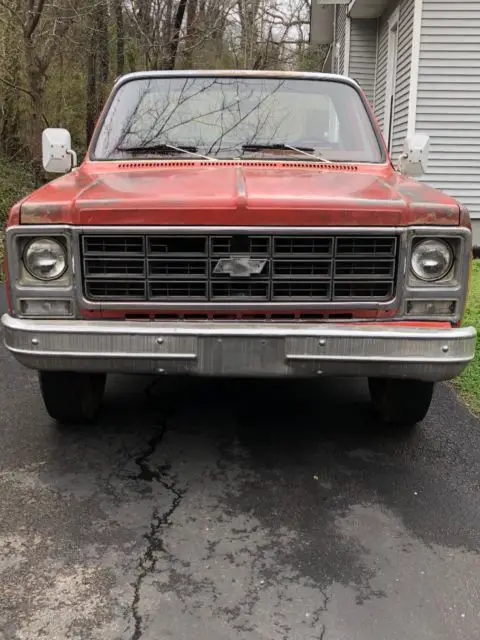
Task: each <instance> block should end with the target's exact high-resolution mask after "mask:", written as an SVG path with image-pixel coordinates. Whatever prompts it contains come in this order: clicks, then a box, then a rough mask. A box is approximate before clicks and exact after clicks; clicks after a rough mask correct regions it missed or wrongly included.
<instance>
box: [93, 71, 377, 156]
mask: <svg viewBox="0 0 480 640" xmlns="http://www.w3.org/2000/svg"><path fill="white" fill-rule="evenodd" d="M275 147H276V148H275ZM291 147H294V148H296V150H295V149H292V148H291ZM300 150H303V151H307V152H308V153H312V154H314V155H318V156H319V157H321V158H323V159H326V160H334V161H342V162H373V163H375V162H381V161H382V150H381V148H380V145H379V142H378V139H377V137H376V135H375V131H374V128H373V125H372V122H371V120H370V118H369V116H368V114H367V111H366V109H365V105H364V104H363V101H362V99H361V98H360V95H359V94H358V92H357V91H356V90H355V88H354V87H352V86H350V85H349V84H346V83H343V82H341V81H338V80H316V79H296V78H266V77H263V78H262V77H218V76H217V77H205V76H196V77H188V78H187V77H183V78H182V77H151V78H139V79H135V80H130V81H128V82H126V83H125V84H123V85H122V86H120V88H119V89H118V91H117V92H116V94H115V96H114V98H113V101H112V103H111V105H110V108H109V109H108V112H107V115H106V117H105V119H104V121H103V124H102V125H101V128H100V131H99V134H98V136H97V140H96V144H95V146H94V151H93V157H94V159H97V160H114V159H125V158H130V157H133V156H135V157H136V158H138V157H150V156H152V155H156V156H158V155H159V154H161V155H162V156H163V157H165V156H178V155H181V154H187V155H188V154H191V153H198V154H202V155H208V156H214V157H218V158H222V159H224V158H238V157H242V158H246V157H255V156H258V155H259V153H261V154H262V156H263V157H265V156H268V157H270V156H271V157H278V155H279V154H281V155H282V157H284V158H285V159H288V158H291V157H295V158H298V157H299V155H300V154H301V153H302V151H300ZM302 158H303V159H308V157H307V156H306V155H303V154H302ZM310 158H311V159H312V160H313V159H314V158H313V157H311V156H310Z"/></svg>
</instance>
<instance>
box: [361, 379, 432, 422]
mask: <svg viewBox="0 0 480 640" xmlns="http://www.w3.org/2000/svg"><path fill="white" fill-rule="evenodd" d="M368 386H369V389H370V397H371V399H372V403H373V408H374V410H375V412H376V413H377V415H378V416H379V418H380V419H381V420H382V422H385V423H387V424H389V425H394V426H397V427H405V428H409V427H413V426H414V425H415V424H417V422H421V421H422V420H423V419H424V418H425V416H426V415H427V413H428V410H429V408H430V404H431V402H432V396H433V390H434V387H435V385H434V383H433V382H424V381H422V380H403V379H402V380H396V379H389V378H369V379H368Z"/></svg>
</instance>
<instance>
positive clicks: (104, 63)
mask: <svg viewBox="0 0 480 640" xmlns="http://www.w3.org/2000/svg"><path fill="white" fill-rule="evenodd" d="M97 34H98V35H97V51H98V57H97V64H98V85H99V90H98V95H97V113H96V114H95V117H98V115H99V113H100V111H101V109H102V106H103V102H104V100H105V96H106V94H107V90H108V87H107V83H108V77H109V71H110V52H109V49H108V7H107V4H106V3H102V4H99V5H98V15H97Z"/></svg>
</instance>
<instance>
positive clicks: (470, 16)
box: [416, 0, 480, 244]
mask: <svg viewBox="0 0 480 640" xmlns="http://www.w3.org/2000/svg"><path fill="white" fill-rule="evenodd" d="M416 130H417V131H419V132H422V133H427V134H428V135H430V137H431V151H430V166H429V170H428V174H427V175H426V176H425V177H424V178H423V179H424V180H425V181H426V182H428V183H429V184H431V185H432V186H434V187H437V188H439V189H442V190H443V191H445V192H446V193H449V194H450V195H452V196H454V197H455V198H457V199H458V200H459V201H460V202H463V203H464V204H465V205H466V206H467V207H468V208H469V209H470V213H471V215H472V218H477V219H478V220H479V222H477V223H475V227H476V228H475V231H476V233H475V235H476V236H480V228H477V227H480V2H479V1H478V0H455V2H452V0H423V13H422V35H421V40H420V68H419V82H418V95H417V118H416ZM474 240H475V241H476V244H480V237H478V238H474Z"/></svg>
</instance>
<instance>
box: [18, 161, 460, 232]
mask: <svg viewBox="0 0 480 640" xmlns="http://www.w3.org/2000/svg"><path fill="white" fill-rule="evenodd" d="M112 165H113V166H112ZM139 165H140V166H139V167H138V168H135V166H134V165H132V166H129V165H128V164H126V165H125V167H124V168H120V166H119V165H118V164H117V163H115V164H114V163H86V164H84V165H83V166H82V167H81V168H80V169H78V170H77V171H74V172H72V173H70V174H68V175H66V176H63V177H61V178H58V179H57V180H54V181H52V182H50V183H49V184H47V185H45V186H44V187H42V188H41V189H39V190H37V191H35V192H34V193H32V194H31V195H30V197H28V198H27V199H26V200H25V201H24V202H23V203H22V205H21V216H20V218H21V222H22V223H24V224H45V223H65V224H76V225H120V224H125V225H252V226H256V225H296V226H317V225H320V226H321V225H327V226H333V225H335V226H343V225H345V226H346V225H350V226H352V225H354V226H356V225H389V226H404V225H412V224H432V225H433V224H437V225H456V224H459V219H460V206H459V204H458V202H456V201H455V200H454V199H453V198H450V197H449V196H447V195H445V194H443V193H442V192H439V191H437V190H435V189H432V188H431V187H429V186H427V185H425V184H423V183H420V182H416V181H413V180H409V179H407V178H404V177H403V176H401V175H400V174H398V173H397V172H395V171H394V170H393V169H392V168H391V167H390V166H388V165H385V166H381V167H379V166H378V165H377V166H374V165H369V166H357V167H354V166H351V165H343V166H341V167H338V168H337V167H335V166H333V165H332V166H328V167H326V166H325V165H321V164H319V163H310V162H295V163H292V164H290V165H289V163H288V162H281V163H280V162H279V163H270V164H269V163H265V162H263V163H260V162H259V163H255V162H248V163H242V162H236V163H235V162H231V163H228V162H222V163H218V164H215V163H199V162H195V161H193V162H179V163H175V162H165V163H161V162H156V163H152V165H151V168H149V165H148V163H139ZM114 168H115V169H114Z"/></svg>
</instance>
